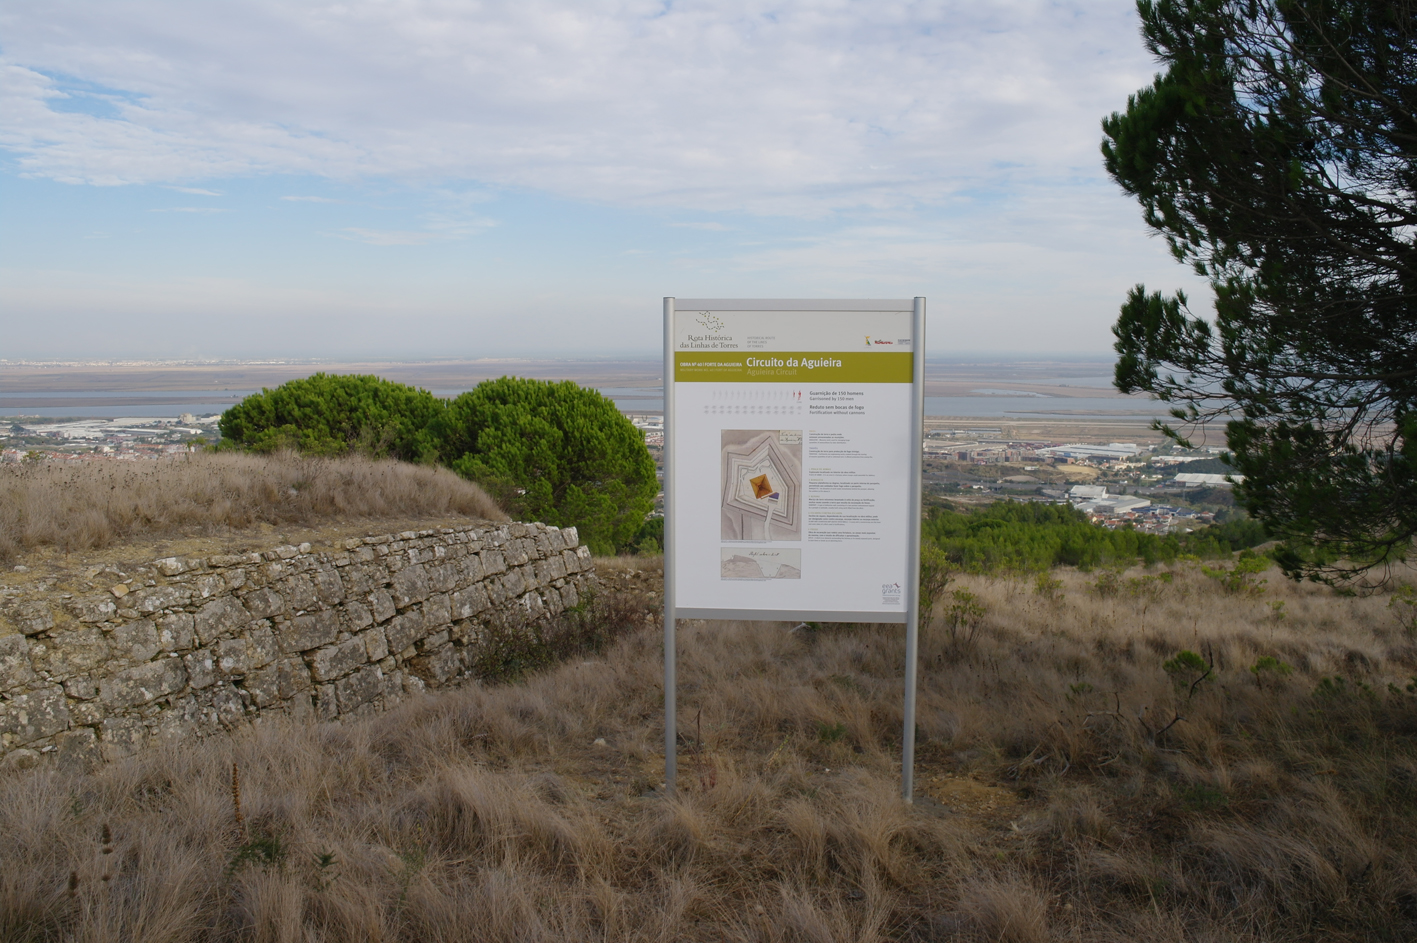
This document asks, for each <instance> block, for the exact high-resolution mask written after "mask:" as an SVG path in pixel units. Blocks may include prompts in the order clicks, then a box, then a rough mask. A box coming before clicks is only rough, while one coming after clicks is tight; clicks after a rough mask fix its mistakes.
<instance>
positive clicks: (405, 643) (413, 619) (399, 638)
mask: <svg viewBox="0 0 1417 943" xmlns="http://www.w3.org/2000/svg"><path fill="white" fill-rule="evenodd" d="M428 632H429V629H428V628H427V627H426V626H425V623H424V619H423V613H422V611H420V610H418V609H410V610H408V611H407V612H404V613H400V614H399V615H398V616H397V617H396V618H394V619H392V620H390V622H389V624H388V625H386V626H384V635H385V637H386V638H387V639H388V640H389V651H391V652H394V653H398V652H401V651H403V650H404V649H405V648H408V647H409V646H410V645H412V644H413V643H414V642H416V641H418V640H419V639H421V638H423V636H425V635H427V634H428Z"/></svg>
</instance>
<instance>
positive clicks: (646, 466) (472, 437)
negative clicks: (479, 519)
mask: <svg viewBox="0 0 1417 943" xmlns="http://www.w3.org/2000/svg"><path fill="white" fill-rule="evenodd" d="M438 444H439V450H440V452H441V454H442V455H443V457H444V460H445V461H447V462H448V464H449V466H450V467H451V468H452V469H453V470H454V471H456V472H457V473H458V474H460V475H462V476H463V477H465V478H468V479H470V480H472V481H475V482H477V483H478V484H480V485H481V486H482V487H483V488H484V489H486V490H487V491H488V492H489V493H490V494H492V495H493V497H495V498H496V499H497V500H498V501H500V502H501V503H502V505H503V507H505V508H506V509H507V511H508V512H509V513H511V514H512V515H514V516H515V517H517V518H519V519H522V520H537V521H544V522H545V523H547V524H554V525H557V526H561V527H565V526H572V525H574V526H575V527H576V528H578V529H579V531H580V536H581V541H582V542H583V543H584V544H585V545H586V546H587V547H589V548H590V549H591V551H592V552H593V553H597V554H608V553H613V552H615V551H617V550H627V549H630V548H631V547H632V546H633V544H632V540H633V538H634V537H635V535H636V534H637V533H638V532H639V530H640V528H641V527H642V526H643V525H644V523H645V516H646V515H647V514H648V513H649V511H650V509H651V508H652V507H653V506H654V496H655V495H656V494H657V493H658V492H659V481H658V479H657V478H656V476H655V467H654V459H653V458H652V457H651V456H650V454H649V449H647V448H646V447H645V442H644V435H643V434H642V433H641V432H640V430H638V429H636V428H635V426H634V424H633V423H631V422H630V420H629V419H627V418H625V416H624V415H623V414H622V413H621V412H620V410H619V409H617V408H616V406H615V404H614V403H613V402H611V401H610V400H608V399H606V398H605V397H604V396H602V395H601V394H600V393H598V392H596V391H595V390H591V389H586V388H584V387H580V386H577V385H576V384H574V383H572V382H570V381H564V382H561V383H553V382H550V381H545V380H528V379H523V378H521V377H502V378H501V379H498V380H488V381H487V382H485V383H480V384H478V385H477V387H476V388H474V389H472V390H470V391H468V392H466V393H464V394H462V395H461V396H459V397H457V398H456V399H454V400H453V401H452V402H451V403H449V404H448V407H447V410H446V413H445V414H444V416H443V417H442V418H441V420H440V421H439V423H438Z"/></svg>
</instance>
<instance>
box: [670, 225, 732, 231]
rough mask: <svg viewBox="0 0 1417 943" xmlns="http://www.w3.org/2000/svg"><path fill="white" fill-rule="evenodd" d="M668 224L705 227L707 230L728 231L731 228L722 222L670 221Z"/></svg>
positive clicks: (696, 227)
mask: <svg viewBox="0 0 1417 943" xmlns="http://www.w3.org/2000/svg"><path fill="white" fill-rule="evenodd" d="M669 225H671V226H673V227H675V228H677V229H706V230H708V231H709V232H728V231H729V230H730V229H732V228H733V227H732V226H725V225H723V224H722V223H670V224H669Z"/></svg>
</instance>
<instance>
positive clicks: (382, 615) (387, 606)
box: [369, 589, 398, 622]
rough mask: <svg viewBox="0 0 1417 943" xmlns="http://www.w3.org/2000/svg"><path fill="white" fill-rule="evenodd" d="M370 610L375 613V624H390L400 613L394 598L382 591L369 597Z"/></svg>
mask: <svg viewBox="0 0 1417 943" xmlns="http://www.w3.org/2000/svg"><path fill="white" fill-rule="evenodd" d="M369 608H370V609H372V610H373V612H374V621H375V622H388V621H389V620H390V619H392V618H393V617H394V613H396V612H398V610H397V609H395V608H394V600H393V597H392V596H390V595H389V594H388V593H386V592H384V591H383V590H382V589H381V590H378V591H377V592H374V593H371V594H370V595H369Z"/></svg>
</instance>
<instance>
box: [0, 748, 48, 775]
mask: <svg viewBox="0 0 1417 943" xmlns="http://www.w3.org/2000/svg"><path fill="white" fill-rule="evenodd" d="M38 765H39V753H38V752H36V751H35V750H27V749H25V748H24V747H21V748H19V749H18V750H11V751H10V752H9V753H6V754H5V755H4V756H0V770H9V769H13V770H22V769H34V768H35V767H36V766H38Z"/></svg>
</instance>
